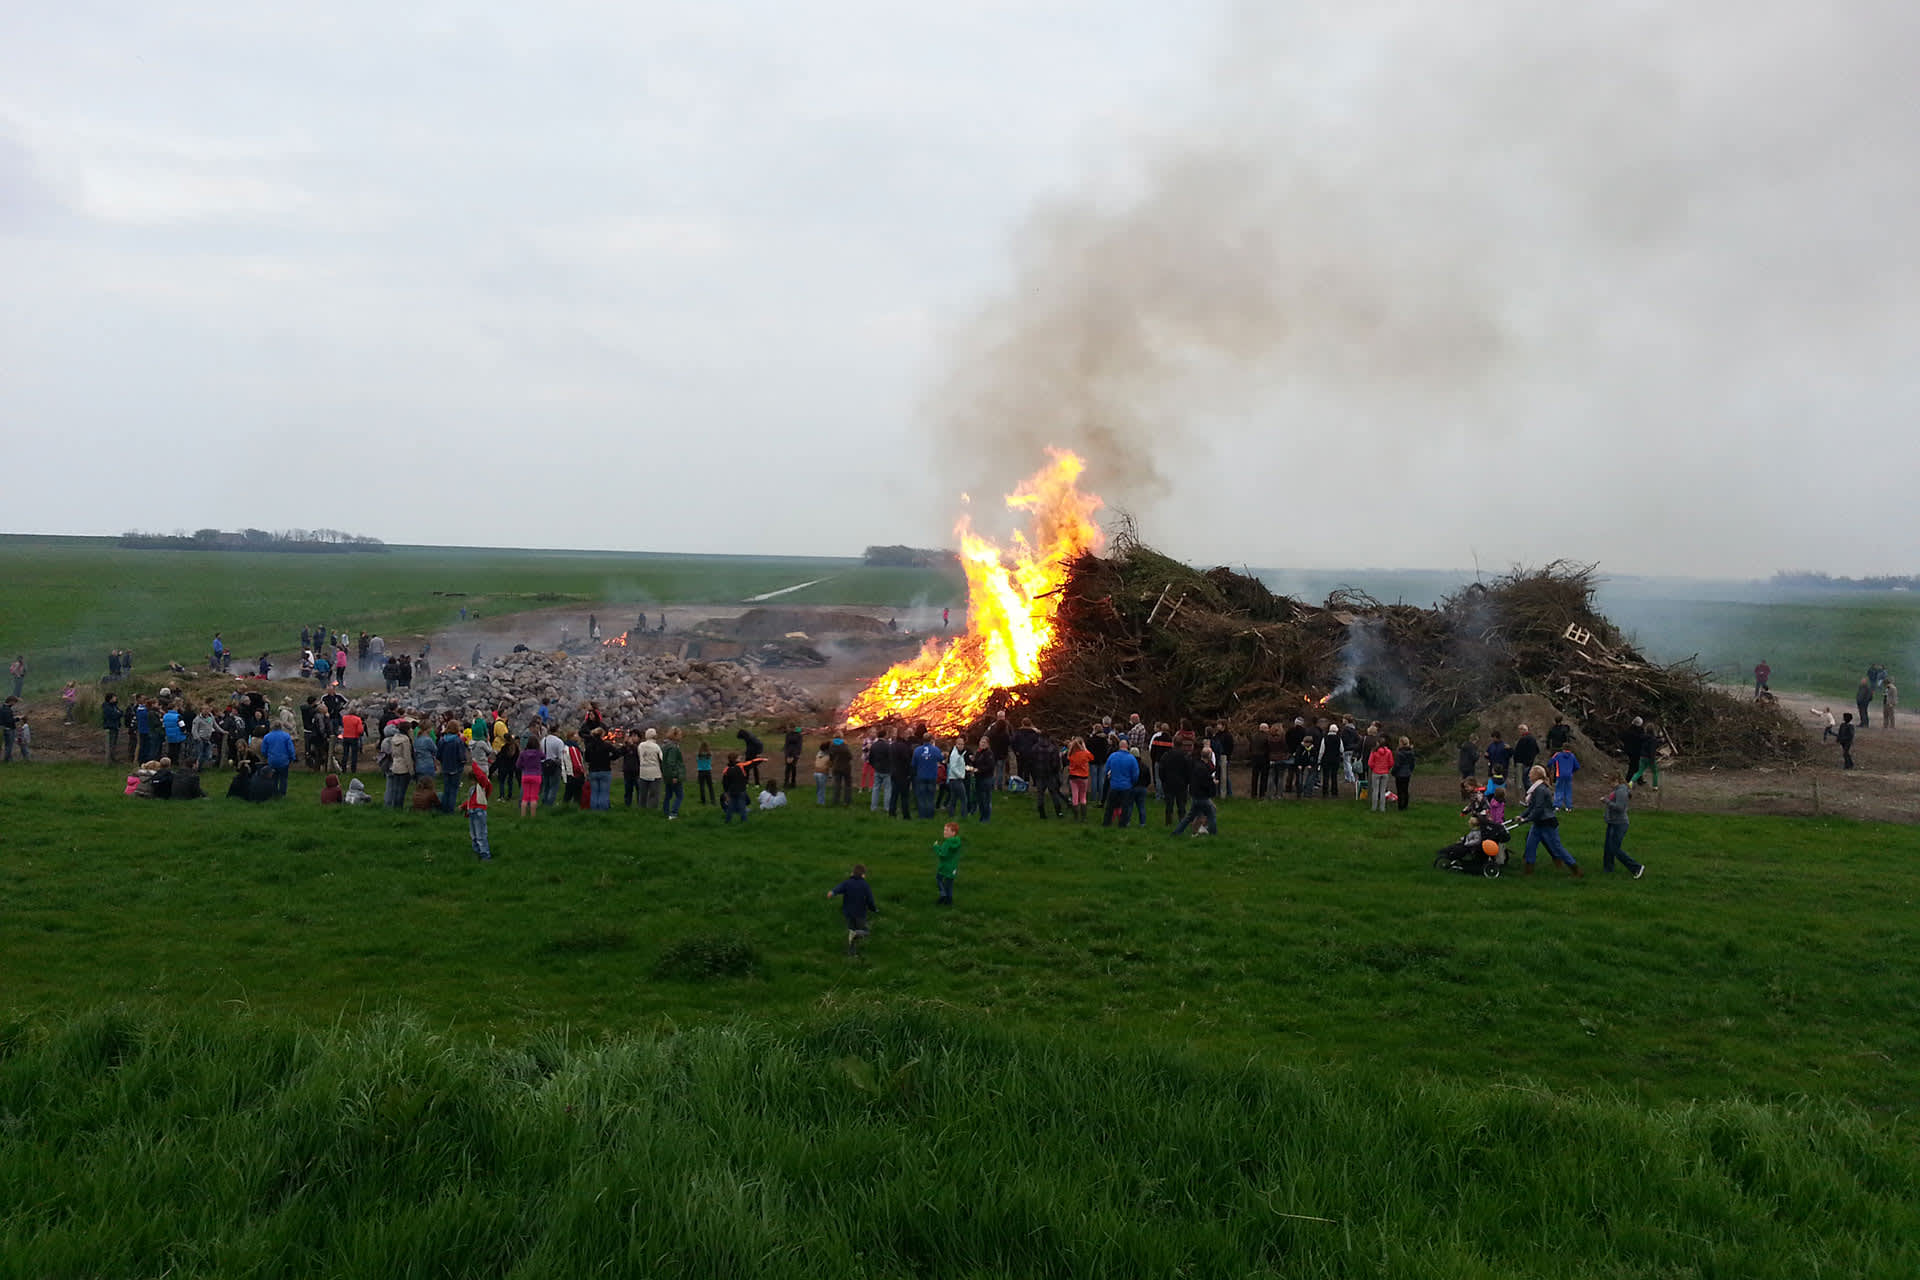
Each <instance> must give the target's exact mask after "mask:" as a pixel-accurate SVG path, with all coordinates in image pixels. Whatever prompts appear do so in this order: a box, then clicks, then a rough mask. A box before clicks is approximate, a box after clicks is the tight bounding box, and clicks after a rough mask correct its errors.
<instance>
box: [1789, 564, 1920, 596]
mask: <svg viewBox="0 0 1920 1280" xmlns="http://www.w3.org/2000/svg"><path fill="white" fill-rule="evenodd" d="M1773 585H1774V586H1776V587H1826V588H1829V589H1832V590H1835V591H1916V590H1920V574H1894V573H1883V574H1878V575H1876V576H1873V577H1868V578H1844V577H1842V578H1836V577H1834V576H1833V575H1832V574H1830V573H1815V572H1813V571H1812V570H1810V569H1801V570H1797V571H1795V572H1791V573H1789V572H1787V571H1785V570H1781V571H1780V572H1777V573H1775V574H1774V575H1773Z"/></svg>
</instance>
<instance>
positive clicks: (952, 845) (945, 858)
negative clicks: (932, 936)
mask: <svg viewBox="0 0 1920 1280" xmlns="http://www.w3.org/2000/svg"><path fill="white" fill-rule="evenodd" d="M933 856H934V864H933V882H934V884H936V885H938V886H939V888H940V897H939V898H938V899H937V900H936V901H935V902H934V905H935V906H936V907H950V906H952V905H953V878H954V877H955V876H956V875H958V874H960V824H959V823H957V822H949V823H948V824H947V825H946V826H945V827H944V828H942V829H941V833H940V839H938V840H935V841H934V842H933Z"/></svg>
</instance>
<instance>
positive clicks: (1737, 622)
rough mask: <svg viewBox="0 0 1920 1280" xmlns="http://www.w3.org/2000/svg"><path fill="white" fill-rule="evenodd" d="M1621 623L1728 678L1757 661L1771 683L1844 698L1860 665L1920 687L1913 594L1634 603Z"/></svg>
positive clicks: (1673, 657) (1746, 675) (1735, 679)
mask: <svg viewBox="0 0 1920 1280" xmlns="http://www.w3.org/2000/svg"><path fill="white" fill-rule="evenodd" d="M1615 621H1617V622H1621V623H1622V625H1625V626H1627V627H1628V628H1629V629H1630V630H1631V631H1633V632H1635V633H1636V634H1637V635H1639V636H1640V637H1641V638H1643V639H1644V640H1645V641H1647V643H1648V648H1649V649H1650V650H1651V651H1652V652H1653V654H1654V656H1656V657H1658V658H1661V659H1663V660H1666V661H1677V660H1679V659H1681V658H1685V657H1688V656H1690V655H1695V654H1697V655H1698V656H1699V659H1700V661H1701V663H1702V664H1703V665H1705V666H1708V667H1711V668H1713V669H1714V670H1715V671H1717V672H1719V673H1720V674H1721V675H1722V677H1723V678H1725V679H1726V680H1728V681H1729V682H1731V683H1734V684H1745V683H1750V682H1751V681H1752V679H1753V667H1754V664H1755V663H1757V662H1759V661H1760V660H1761V659H1762V658H1764V659H1766V661H1767V664H1768V665H1769V666H1771V667H1772V668H1773V684H1774V687H1775V688H1777V689H1783V690H1792V691H1800V692H1806V693H1812V694H1817V695H1821V696H1825V697H1829V698H1832V699H1834V700H1835V702H1836V703H1839V702H1851V701H1852V699H1853V690H1854V686H1855V685H1856V684H1857V683H1858V682H1859V680H1860V677H1861V676H1863V675H1865V674H1866V672H1867V667H1868V666H1869V665H1870V664H1872V663H1875V662H1879V663H1884V664H1885V665H1886V666H1887V667H1888V668H1889V669H1890V670H1891V671H1892V672H1893V675H1894V678H1895V679H1896V680H1897V681H1901V682H1908V683H1920V663H1916V659H1920V596H1916V595H1914V594H1913V593H1911V592H1891V591H1873V592H1867V591H1826V592H1795V593H1792V594H1790V595H1786V596H1784V597H1783V598H1782V599H1780V600H1778V601H1774V602H1771V603H1765V604H1761V603H1753V602H1749V601H1715V600H1698V601H1696V600H1681V599H1669V598H1659V599H1653V598H1648V599H1636V600H1632V601H1630V602H1628V603H1627V604H1626V605H1625V606H1624V607H1623V608H1621V609H1620V610H1619V611H1618V615H1617V616H1616V618H1615Z"/></svg>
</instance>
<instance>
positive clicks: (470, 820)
mask: <svg viewBox="0 0 1920 1280" xmlns="http://www.w3.org/2000/svg"><path fill="white" fill-rule="evenodd" d="M467 781H468V782H469V783H471V784H472V786H473V789H472V790H471V791H469V792H467V798H466V799H465V800H464V801H462V802H461V805H460V807H461V808H462V809H465V810H466V811H467V836H468V838H469V839H471V840H472V841H473V853H474V856H475V857H477V858H479V859H480V861H482V862H491V861H492V860H493V849H492V847H491V846H489V845H488V844H487V799H488V797H490V796H491V795H492V794H493V781H492V779H490V778H488V777H487V771H486V770H485V769H482V768H481V767H480V766H479V765H477V764H475V763H474V762H473V761H471V760H469V761H467Z"/></svg>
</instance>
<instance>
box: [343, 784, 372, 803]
mask: <svg viewBox="0 0 1920 1280" xmlns="http://www.w3.org/2000/svg"><path fill="white" fill-rule="evenodd" d="M342 803H343V804H372V803H373V797H372V796H370V795H368V794H367V784H366V783H364V782H362V781H360V779H358V778H355V779H353V780H352V781H350V782H349V783H347V794H346V796H345V798H344V799H343V800H342Z"/></svg>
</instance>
